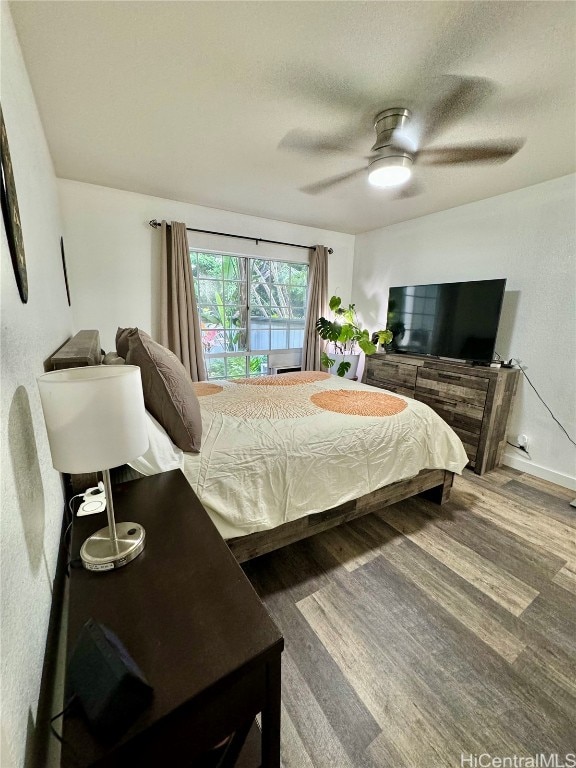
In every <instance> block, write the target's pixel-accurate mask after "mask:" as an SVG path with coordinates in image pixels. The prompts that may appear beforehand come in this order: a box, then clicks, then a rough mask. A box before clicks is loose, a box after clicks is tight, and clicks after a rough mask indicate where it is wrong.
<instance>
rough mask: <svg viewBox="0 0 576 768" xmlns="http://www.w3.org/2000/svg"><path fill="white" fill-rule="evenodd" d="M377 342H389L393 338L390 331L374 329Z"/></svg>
mask: <svg viewBox="0 0 576 768" xmlns="http://www.w3.org/2000/svg"><path fill="white" fill-rule="evenodd" d="M376 333H377V334H378V343H379V344H390V342H391V341H392V339H393V334H392V331H376Z"/></svg>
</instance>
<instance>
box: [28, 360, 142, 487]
mask: <svg viewBox="0 0 576 768" xmlns="http://www.w3.org/2000/svg"><path fill="white" fill-rule="evenodd" d="M38 388H39V390H40V399H41V401H42V410H43V411H44V420H45V421H46V429H47V431H48V440H49V442H50V451H51V453H52V464H53V465H54V468H55V469H57V470H59V471H60V472H69V473H70V474H79V473H83V472H95V471H97V470H102V469H111V468H112V467H119V466H120V465H122V464H125V463H126V462H127V461H130V460H131V459H135V458H137V457H138V456H141V455H142V454H143V453H145V452H146V451H147V450H148V433H147V428H146V411H145V408H144V395H143V393H142V379H141V377H140V368H138V366H135V365H100V366H88V367H86V368H67V369H65V370H61V371H52V372H50V373H45V374H43V375H42V376H39V377H38Z"/></svg>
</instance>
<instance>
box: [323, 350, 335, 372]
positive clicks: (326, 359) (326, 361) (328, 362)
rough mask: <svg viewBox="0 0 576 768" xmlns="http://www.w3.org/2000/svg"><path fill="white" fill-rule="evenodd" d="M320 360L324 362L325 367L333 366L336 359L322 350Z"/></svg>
mask: <svg viewBox="0 0 576 768" xmlns="http://www.w3.org/2000/svg"><path fill="white" fill-rule="evenodd" d="M320 362H321V363H322V365H323V367H324V368H332V366H333V365H334V363H335V362H336V360H332V358H331V357H328V355H327V354H326V352H322V354H321V356H320Z"/></svg>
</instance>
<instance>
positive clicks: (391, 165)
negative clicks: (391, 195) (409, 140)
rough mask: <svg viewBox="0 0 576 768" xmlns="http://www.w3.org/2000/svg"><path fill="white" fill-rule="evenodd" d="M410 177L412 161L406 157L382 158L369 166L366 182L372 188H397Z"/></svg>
mask: <svg viewBox="0 0 576 768" xmlns="http://www.w3.org/2000/svg"><path fill="white" fill-rule="evenodd" d="M411 175H412V160H411V158H410V157H408V156H407V155H397V156H394V157H383V158H378V159H377V160H374V162H373V163H371V164H370V173H369V174H368V181H369V183H370V184H372V186H373V187H384V188H385V187H399V186H400V185H401V184H405V183H406V182H407V181H408V179H409V178H410V176H411Z"/></svg>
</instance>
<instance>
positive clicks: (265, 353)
mask: <svg viewBox="0 0 576 768" xmlns="http://www.w3.org/2000/svg"><path fill="white" fill-rule="evenodd" d="M192 253H196V254H199V253H206V254H213V255H214V256H232V257H234V258H238V259H245V260H246V284H245V293H246V346H247V349H246V350H244V351H228V350H225V351H222V352H214V353H211V352H207V353H206V352H203V355H204V359H205V360H206V361H208V360H210V359H214V358H226V359H230V358H244V359H245V361H246V365H245V371H246V374H245V375H246V377H251V376H254V375H257V374H251V373H250V358H253V357H267V358H268V365H267V367H268V368H269V367H270V364H269V358H270V356H271V355H272V356H274V355H287V354H290V353H295V352H300V355H301V353H302V347H301V346H300V347H282V348H281V349H251V348H250V343H251V331H252V318H251V312H250V310H251V289H252V285H253V283H252V277H251V276H252V261H271V262H277V263H280V264H298V265H299V266H304V267H306V269H307V275H306V285H305V286H292V284H291V283H290V282H289V283H288V284H284V283H282V285H287V287H288V288H289V289H290V288H291V287H297V288H302V287H303V288H304V289H305V295H304V324H306V312H307V309H308V297H309V288H310V286H309V278H310V263H309V261H301V260H296V259H278V258H271V257H267V256H263V255H258V256H256V255H247V254H243V253H234V252H232V251H221V250H215V249H213V248H196V247H193V246H192V245H189V247H188V255H189V258H190V265H191V266H192V260H191V254H192ZM201 280H202V281H203V280H206V281H213V282H220V283H221V284H222V283H224V282H226V281H225V280H224V279H223V278H222V279H220V280H219V281H216V280H215V279H214V278H209V277H207V278H202V277H198V276H196V277H194V283H195V284H196V281H201ZM237 282H242V281H237ZM254 284H256V283H254ZM260 284H262V283H260ZM198 293H199V292H198ZM194 294H195V297H196V301H197V303H198V304H199V302H200V299H199V295H197V292H196V285H195V286H194ZM223 306H227V305H225V304H224V305H223ZM228 306H233V305H228ZM238 306H242V305H240V304H239V305H238ZM289 308H290V310H292V309H293V307H292V304H291V303H290V304H289ZM197 310H198V319H199V321H200V323H202V318H201V316H200V306H198V308H197ZM296 319H297V318H294V320H296ZM291 321H292V316H290V318H287V322H288V326H287V334H288V337H287V341H288V343H290V323H291ZM224 331H226V328H224ZM271 332H272V328H271V327H270V334H271ZM224 338H225V339H226V337H224ZM271 341H272V338H271V336H270V342H271ZM206 367H207V373H208V379H209V380H210V374H209V367H208V365H207V366H206ZM227 373H228V365H227V363H226V362H225V374H226V375H225V376H224V378H228V376H227ZM260 375H262V374H260ZM212 380H216V379H212Z"/></svg>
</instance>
